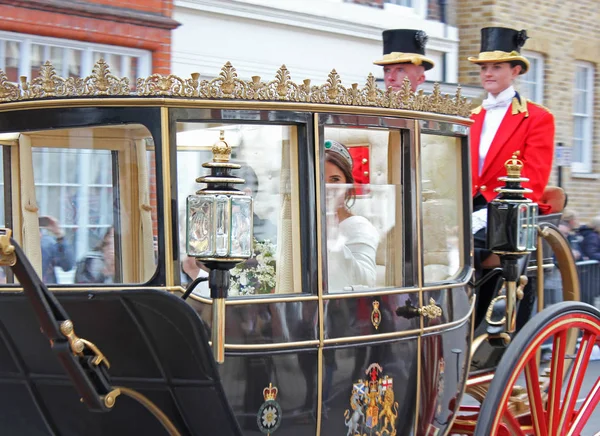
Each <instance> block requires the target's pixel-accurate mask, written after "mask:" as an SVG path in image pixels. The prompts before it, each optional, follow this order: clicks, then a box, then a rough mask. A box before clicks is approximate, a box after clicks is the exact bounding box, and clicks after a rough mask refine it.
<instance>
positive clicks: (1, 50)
mask: <svg viewBox="0 0 600 436" xmlns="http://www.w3.org/2000/svg"><path fill="white" fill-rule="evenodd" d="M100 58H102V59H104V60H105V61H106V62H107V63H108V65H109V67H110V72H111V73H112V74H114V75H115V76H117V77H127V78H129V81H130V83H131V84H132V85H133V84H135V79H136V78H138V77H145V76H148V75H150V74H151V63H152V54H151V53H150V52H149V51H147V50H139V49H133V48H128V47H118V46H111V45H102V44H93V43H88V42H81V41H73V40H69V39H58V38H46V37H42V36H36V35H26V34H22V33H12V32H2V31H0V68H2V69H3V70H4V72H5V73H6V75H7V77H8V80H10V81H11V82H17V81H18V79H19V76H27V77H28V79H29V80H31V78H33V77H36V76H37V75H38V74H39V71H40V68H41V66H42V65H43V64H44V62H46V61H50V62H52V65H54V67H55V68H56V72H57V74H58V75H59V76H61V77H72V76H77V77H85V76H88V75H89V74H91V72H92V68H93V67H94V64H95V63H96V62H97V61H98V60H99V59H100Z"/></svg>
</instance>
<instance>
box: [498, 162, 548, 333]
mask: <svg viewBox="0 0 600 436" xmlns="http://www.w3.org/2000/svg"><path fill="white" fill-rule="evenodd" d="M504 166H505V168H506V177H500V178H498V180H499V181H502V182H505V186H503V187H500V188H496V190H495V191H496V192H498V193H499V195H498V196H497V197H496V198H495V199H493V200H492V201H491V202H490V203H489V204H488V209H487V212H488V218H487V225H488V229H487V246H488V249H489V250H491V251H492V252H494V253H495V254H497V255H499V256H500V261H501V263H502V269H503V270H504V277H505V279H506V330H507V331H508V332H509V333H512V332H514V329H515V321H516V299H517V281H518V280H519V274H520V268H519V259H521V258H523V257H524V256H526V255H527V254H528V253H530V252H532V251H535V249H536V246H537V228H536V219H537V214H538V205H537V204H536V203H533V202H532V201H531V200H530V199H528V198H525V194H529V193H531V192H532V191H531V189H527V188H524V187H523V186H521V183H522V182H528V181H529V179H527V178H525V177H521V172H522V170H523V162H522V161H521V160H519V159H518V158H517V156H516V155H513V156H512V158H511V159H509V160H507V161H506V163H505V164H504Z"/></svg>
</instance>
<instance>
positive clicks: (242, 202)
mask: <svg viewBox="0 0 600 436" xmlns="http://www.w3.org/2000/svg"><path fill="white" fill-rule="evenodd" d="M231 216H232V222H231V256H232V257H243V258H247V257H250V256H252V242H253V237H252V225H253V223H252V216H253V214H252V198H251V197H248V196H235V197H232V198H231Z"/></svg>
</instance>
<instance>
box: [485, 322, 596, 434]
mask: <svg viewBox="0 0 600 436" xmlns="http://www.w3.org/2000/svg"><path fill="white" fill-rule="evenodd" d="M570 329H577V330H579V331H580V332H581V341H580V344H579V348H578V349H577V352H576V354H575V358H574V359H573V362H572V365H571V371H570V375H568V377H565V372H566V370H565V361H566V359H567V357H568V356H567V354H566V353H567V351H568V350H567V336H568V335H567V333H568V331H569V330H570ZM599 337H600V323H599V320H598V319H597V318H595V317H593V316H591V315H588V314H584V313H575V314H568V316H561V317H558V318H557V319H555V320H554V321H552V322H551V323H549V324H548V325H546V326H545V327H544V328H543V329H542V330H541V331H540V333H539V334H538V335H537V336H536V337H535V338H533V340H532V341H531V342H530V343H529V344H528V345H527V347H526V349H525V352H524V353H522V355H521V358H520V359H519V360H518V361H517V362H516V365H515V367H514V369H513V371H512V373H511V376H510V379H509V381H508V383H507V384H506V389H505V390H504V391H503V396H502V398H501V399H500V402H499V404H500V407H499V408H498V409H497V413H496V414H495V416H494V420H493V426H492V429H493V431H492V435H498V436H500V435H501V434H502V431H503V430H502V429H505V428H506V427H508V428H509V429H510V431H511V434H514V435H541V436H547V435H552V436H554V435H557V436H563V435H564V436H571V435H578V434H579V433H580V432H581V430H582V429H583V427H584V426H585V424H586V422H587V420H588V419H589V417H590V416H591V414H592V412H593V410H594V408H595V406H596V405H597V403H598V402H599V401H600V378H598V379H597V380H596V382H595V383H594V385H593V387H592V389H591V390H590V391H589V393H587V395H586V397H585V400H584V401H583V403H581V406H580V407H579V409H577V408H576V406H577V398H578V397H579V395H580V392H581V388H582V384H583V379H584V376H585V372H586V369H587V366H588V363H589V361H590V357H591V354H592V350H593V347H594V344H595V343H596V339H597V338H599ZM550 338H552V339H553V348H552V357H551V359H550V362H549V368H550V374H549V382H548V383H546V384H543V385H542V384H540V378H539V368H538V359H537V353H538V350H540V349H541V346H542V344H543V343H544V342H545V341H547V340H548V339H550ZM522 375H524V377H525V383H526V386H525V388H526V391H527V399H528V402H529V413H528V414H527V413H521V414H517V415H515V414H513V413H512V411H511V410H509V407H508V404H509V399H510V396H511V393H512V392H513V387H514V386H515V384H516V382H517V380H518V378H519V377H520V376H522ZM563 388H564V389H563ZM563 390H564V395H563Z"/></svg>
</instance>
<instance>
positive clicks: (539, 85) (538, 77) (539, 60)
mask: <svg viewBox="0 0 600 436" xmlns="http://www.w3.org/2000/svg"><path fill="white" fill-rule="evenodd" d="M523 56H525V57H526V58H527V59H529V61H531V60H535V61H536V67H537V68H536V69H535V70H534V71H528V72H527V73H525V74H524V75H523V76H522V79H521V80H523V79H524V78H530V77H531V80H529V82H530V83H531V82H533V83H535V85H536V86H535V95H526V97H527V98H529V99H530V100H533V101H535V102H536V103H540V104H543V103H544V89H545V88H544V70H545V68H546V65H545V58H544V55H543V54H542V53H538V52H532V51H523ZM532 75H533V77H532Z"/></svg>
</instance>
